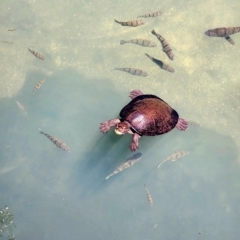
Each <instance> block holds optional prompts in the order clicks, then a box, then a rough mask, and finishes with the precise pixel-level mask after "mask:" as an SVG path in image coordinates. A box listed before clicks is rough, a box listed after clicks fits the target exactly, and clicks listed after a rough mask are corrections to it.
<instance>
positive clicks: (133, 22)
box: [114, 19, 145, 27]
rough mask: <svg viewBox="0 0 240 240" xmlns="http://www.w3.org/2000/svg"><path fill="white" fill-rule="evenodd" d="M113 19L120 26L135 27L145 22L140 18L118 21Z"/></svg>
mask: <svg viewBox="0 0 240 240" xmlns="http://www.w3.org/2000/svg"><path fill="white" fill-rule="evenodd" d="M114 21H115V22H116V23H119V24H121V25H122V26H128V27H137V26H140V25H143V24H144V23H145V22H144V21H143V20H141V19H140V20H139V19H137V20H130V21H127V22H120V21H118V20H116V19H114Z"/></svg>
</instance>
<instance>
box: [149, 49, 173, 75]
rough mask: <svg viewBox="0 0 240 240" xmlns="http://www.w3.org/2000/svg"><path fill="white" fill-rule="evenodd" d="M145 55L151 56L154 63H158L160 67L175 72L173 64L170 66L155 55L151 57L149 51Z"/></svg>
mask: <svg viewBox="0 0 240 240" xmlns="http://www.w3.org/2000/svg"><path fill="white" fill-rule="evenodd" d="M145 55H146V56H147V57H149V58H150V59H151V60H152V61H153V62H154V63H156V64H157V65H158V66H159V67H160V68H162V69H164V70H166V71H168V72H174V69H173V68H172V67H171V66H169V65H168V64H166V63H164V62H162V61H161V60H158V59H156V58H154V57H151V56H150V55H149V54H147V53H145Z"/></svg>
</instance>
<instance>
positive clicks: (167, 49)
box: [152, 29, 174, 60]
mask: <svg viewBox="0 0 240 240" xmlns="http://www.w3.org/2000/svg"><path fill="white" fill-rule="evenodd" d="M152 34H153V35H155V36H156V37H157V39H158V40H159V41H160V42H161V44H162V47H163V49H162V50H163V52H165V53H166V54H167V56H168V57H169V58H170V59H171V60H173V58H174V55H173V52H172V49H171V48H170V45H169V44H168V42H167V41H166V39H165V38H163V37H162V36H161V35H160V34H158V33H156V32H155V31H154V29H153V30H152Z"/></svg>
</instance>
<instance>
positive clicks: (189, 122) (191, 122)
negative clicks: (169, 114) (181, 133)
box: [188, 121, 200, 127]
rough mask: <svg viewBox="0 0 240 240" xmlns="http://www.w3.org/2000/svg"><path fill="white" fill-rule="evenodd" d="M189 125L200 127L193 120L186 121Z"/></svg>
mask: <svg viewBox="0 0 240 240" xmlns="http://www.w3.org/2000/svg"><path fill="white" fill-rule="evenodd" d="M188 124H189V125H192V126H195V127H200V124H199V123H197V122H194V121H188Z"/></svg>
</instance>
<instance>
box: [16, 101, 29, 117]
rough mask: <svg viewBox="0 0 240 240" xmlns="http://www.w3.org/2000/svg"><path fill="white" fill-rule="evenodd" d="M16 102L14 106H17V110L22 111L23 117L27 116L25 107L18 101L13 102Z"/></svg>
mask: <svg viewBox="0 0 240 240" xmlns="http://www.w3.org/2000/svg"><path fill="white" fill-rule="evenodd" d="M15 102H16V104H17V105H18V108H19V109H20V110H22V112H23V113H24V114H25V115H27V112H26V110H25V107H24V106H23V105H22V104H21V103H20V102H18V101H15Z"/></svg>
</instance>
